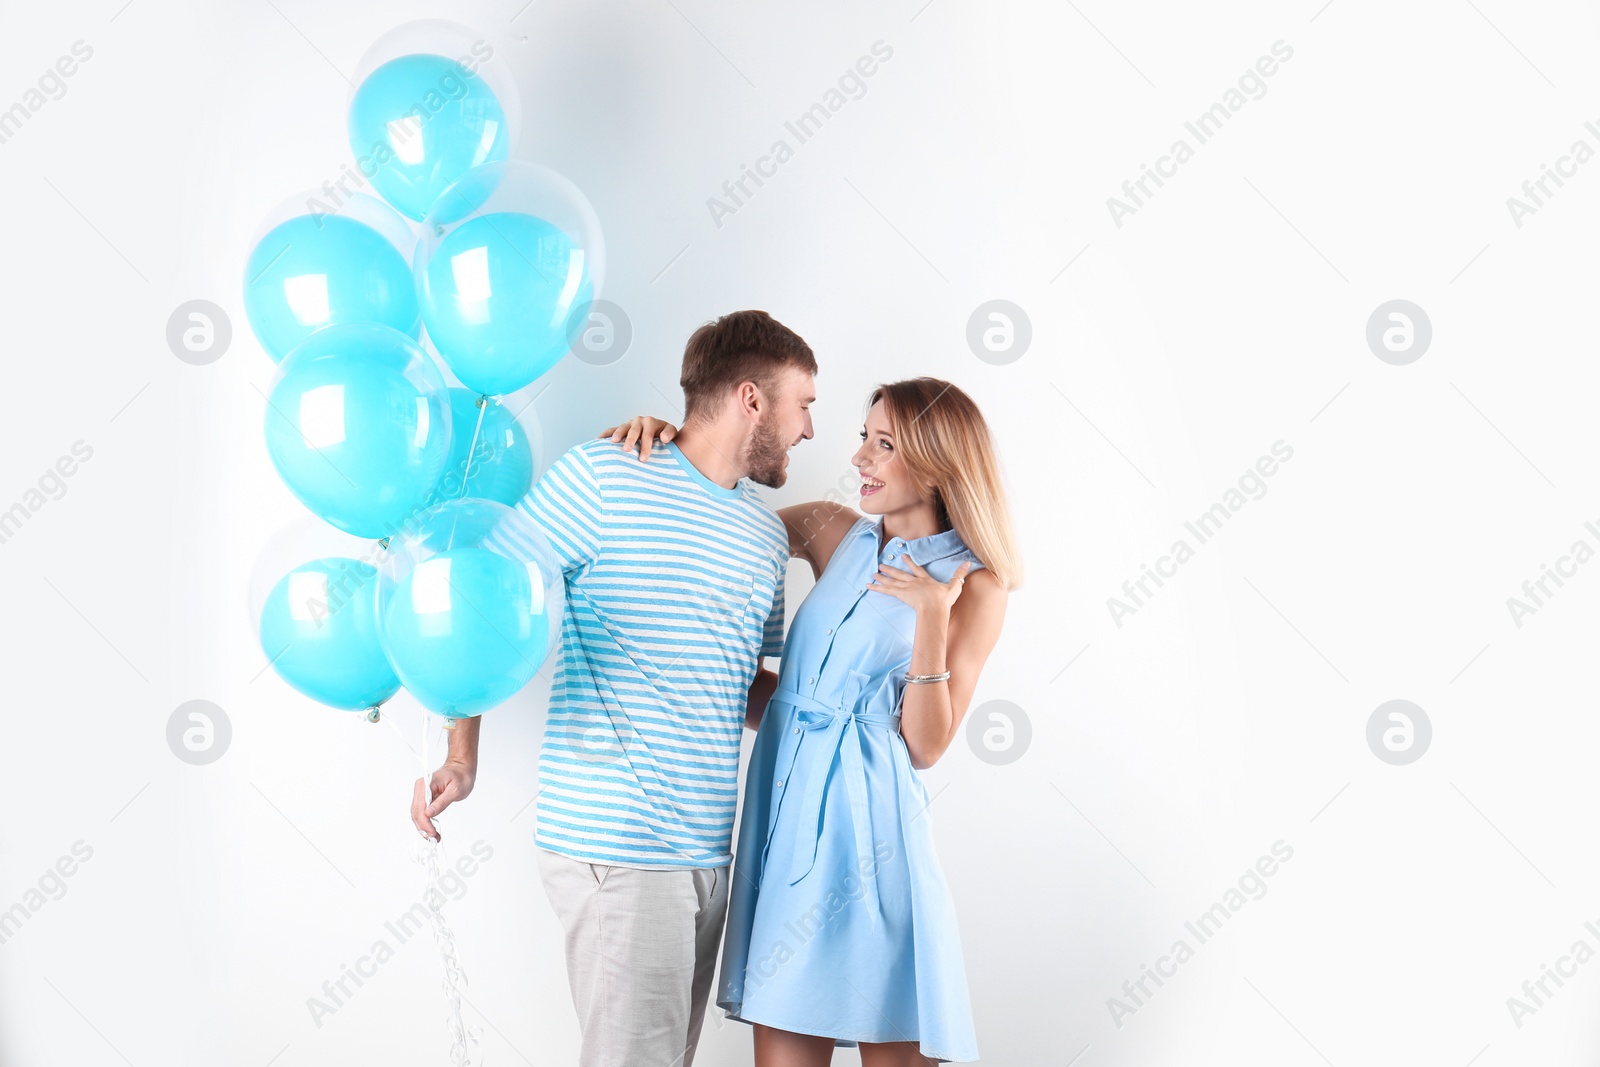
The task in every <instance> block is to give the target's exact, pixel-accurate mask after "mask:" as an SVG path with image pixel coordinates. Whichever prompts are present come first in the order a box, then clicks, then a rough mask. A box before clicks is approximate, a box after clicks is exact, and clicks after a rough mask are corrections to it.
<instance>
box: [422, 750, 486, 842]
mask: <svg viewBox="0 0 1600 1067" xmlns="http://www.w3.org/2000/svg"><path fill="white" fill-rule="evenodd" d="M477 776H478V772H477V768H475V767H468V766H467V765H466V764H465V763H461V762H458V761H456V760H454V759H448V760H445V762H444V766H442V767H440V768H439V769H438V770H436V771H434V772H433V781H432V783H431V785H432V798H431V799H432V803H429V802H428V799H427V798H424V796H423V793H422V779H421V778H418V779H417V784H416V787H415V788H414V789H413V790H412V794H411V822H412V823H413V824H414V825H415V826H416V828H417V829H418V830H420V831H422V835H423V836H424V837H430V838H432V839H433V840H435V841H437V840H439V839H440V834H439V831H438V829H437V828H436V827H435V826H434V825H433V820H434V817H435V816H436V815H438V814H439V813H440V812H441V811H443V810H444V809H445V808H448V807H449V806H450V805H451V804H453V803H455V802H456V801H458V800H465V799H466V797H467V795H468V794H470V793H471V792H472V782H473V779H475V778H477Z"/></svg>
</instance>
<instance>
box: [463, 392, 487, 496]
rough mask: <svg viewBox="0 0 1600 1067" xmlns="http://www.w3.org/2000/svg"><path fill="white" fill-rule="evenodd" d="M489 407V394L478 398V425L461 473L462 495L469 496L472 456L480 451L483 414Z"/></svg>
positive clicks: (475, 427)
mask: <svg viewBox="0 0 1600 1067" xmlns="http://www.w3.org/2000/svg"><path fill="white" fill-rule="evenodd" d="M488 407H489V394H488V393H485V394H483V395H482V396H480V397H479V398H478V424H477V425H476V426H474V427H473V428H472V445H471V447H469V448H468V449H467V465H466V467H465V468H464V469H463V470H462V472H461V493H460V494H459V495H460V496H466V495H467V475H469V474H471V473H472V454H473V453H474V452H476V451H477V450H478V434H479V432H481V431H482V430H483V413H484V411H485V410H486V409H487V408H488Z"/></svg>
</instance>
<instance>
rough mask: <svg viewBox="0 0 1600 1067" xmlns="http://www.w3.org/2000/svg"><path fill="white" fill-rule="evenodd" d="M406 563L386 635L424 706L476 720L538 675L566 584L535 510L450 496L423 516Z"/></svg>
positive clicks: (389, 584)
mask: <svg viewBox="0 0 1600 1067" xmlns="http://www.w3.org/2000/svg"><path fill="white" fill-rule="evenodd" d="M397 560H398V562H397V565H396V567H395V569H394V571H393V573H392V574H389V573H386V574H385V577H384V582H383V586H382V591H381V594H380V601H379V608H378V611H379V627H380V631H379V632H380V635H381V640H382V642H383V648H384V652H385V653H386V654H387V655H388V657H389V663H390V665H391V666H393V667H394V670H395V674H397V675H398V676H399V678H400V680H401V682H402V683H404V685H405V687H406V690H407V691H408V692H410V693H411V695H412V696H414V697H416V699H417V701H418V703H420V704H422V706H423V707H425V708H427V709H429V710H430V711H433V712H435V713H437V714H439V715H444V716H446V717H449V718H458V719H459V718H469V717H471V716H474V715H480V714H482V713H483V712H485V711H488V710H489V709H490V708H493V707H495V706H497V705H499V704H501V703H503V702H504V701H506V700H507V699H509V698H510V697H512V696H513V695H515V694H516V693H517V691H518V690H520V689H521V688H522V687H523V686H524V685H526V684H527V683H528V681H529V680H530V679H532V678H533V676H534V675H535V674H536V673H538V670H539V667H540V665H541V664H543V663H544V659H545V656H546V655H547V654H548V653H549V651H550V644H551V634H552V623H553V622H554V621H555V620H556V619H559V617H560V611H561V609H562V603H563V601H562V599H561V598H562V592H561V591H562V582H561V571H560V569H559V566H558V565H556V564H555V562H554V557H553V555H552V554H551V553H550V549H549V546H548V543H547V542H546V541H545V540H544V537H543V535H542V534H541V533H539V531H538V528H537V527H536V526H534V525H533V523H532V522H531V520H529V519H528V518H527V516H525V515H523V514H522V513H521V512H520V511H515V510H513V509H511V508H508V507H506V506H505V505H503V504H497V503H495V502H494V501H489V500H473V499H470V498H469V499H465V500H459V501H450V502H448V503H445V504H443V505H441V506H440V507H438V508H435V509H434V510H432V511H430V512H428V513H427V514H426V515H424V516H422V517H421V518H420V519H419V520H418V523H417V527H416V531H415V533H414V534H412V535H410V536H409V537H408V539H407V540H406V542H405V543H404V544H403V545H402V546H401V548H400V551H399V553H398V554H397Z"/></svg>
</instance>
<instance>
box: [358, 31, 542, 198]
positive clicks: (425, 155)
mask: <svg viewBox="0 0 1600 1067" xmlns="http://www.w3.org/2000/svg"><path fill="white" fill-rule="evenodd" d="M348 130H349V135H350V149H351V151H352V152H354V153H355V157H356V160H357V162H358V163H360V164H361V168H362V173H363V174H370V175H371V178H372V184H373V185H374V186H375V187H376V188H377V190H378V192H379V193H381V194H382V196H383V198H384V199H385V200H387V201H388V202H389V203H391V204H393V205H394V206H395V207H396V208H397V209H398V210H399V211H400V212H401V213H403V214H405V215H409V216H410V217H411V218H413V219H419V220H420V219H421V218H422V217H423V216H424V215H426V214H427V213H428V208H429V207H430V206H431V205H432V204H433V202H434V201H435V200H437V199H438V198H439V194H440V193H442V192H444V190H445V188H446V187H448V186H449V185H450V183H451V182H453V181H455V180H456V179H457V178H459V177H461V176H462V175H463V174H465V173H466V172H467V171H469V170H471V169H472V168H473V167H476V166H478V165H480V164H483V163H494V162H498V161H500V160H503V159H505V158H506V157H507V156H509V155H510V148H511V131H510V130H509V129H507V127H506V115H505V110H504V109H503V108H502V107H501V106H500V101H499V100H498V99H496V98H495V95H494V91H493V90H492V89H490V88H489V86H488V85H487V84H486V83H485V82H484V80H483V79H482V78H481V77H475V76H473V75H469V74H467V73H465V72H464V71H463V70H462V68H461V65H460V64H459V63H457V62H456V61H455V60H452V59H446V58H445V57H444V56H435V55H409V56H401V57H400V58H398V59H391V60H390V61H389V62H387V63H385V64H383V65H382V66H381V67H379V68H378V69H377V70H374V71H373V72H372V73H371V74H370V75H368V76H367V79H366V80H365V81H363V82H362V83H361V85H360V87H359V88H358V89H357V90H356V92H355V96H354V97H353V98H352V99H351V101H350V116H349V122H348Z"/></svg>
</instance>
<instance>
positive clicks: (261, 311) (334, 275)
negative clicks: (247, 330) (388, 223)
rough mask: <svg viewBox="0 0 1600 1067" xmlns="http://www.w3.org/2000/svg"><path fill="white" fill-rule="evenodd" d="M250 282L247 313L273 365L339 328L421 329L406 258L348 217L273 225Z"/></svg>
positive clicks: (250, 268)
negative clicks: (353, 324)
mask: <svg viewBox="0 0 1600 1067" xmlns="http://www.w3.org/2000/svg"><path fill="white" fill-rule="evenodd" d="M373 203H374V204H376V201H373ZM383 210H384V211H388V210H389V209H388V208H383ZM395 224H396V225H397V226H398V225H402V224H401V223H400V221H399V219H398V218H396V220H395ZM244 279H245V280H244V310H245V315H246V316H247V317H248V318H249V320H250V327H251V328H252V329H253V330H254V331H255V334H256V338H257V340H259V341H260V342H261V347H262V348H264V349H266V350H267V354H268V355H269V356H271V357H272V361H273V362H274V363H276V362H278V361H280V360H282V359H283V357H284V356H285V355H286V354H288V352H289V350H290V349H292V348H293V347H294V346H295V345H297V344H299V343H300V342H301V341H304V340H305V339H306V338H307V337H309V336H310V335H311V334H312V333H313V332H314V331H316V330H318V329H320V328H321V327H323V326H328V325H331V324H334V323H348V322H380V323H383V324H384V325H385V326H392V327H394V328H395V329H397V330H399V331H400V332H401V333H404V334H407V335H409V336H411V337H416V336H417V331H418V329H419V327H420V326H421V322H422V316H421V313H420V311H419V310H418V308H417V292H416V285H415V282H414V281H413V280H412V275H411V266H410V264H409V263H407V262H406V260H405V257H404V256H402V255H401V254H400V252H399V250H397V249H396V248H395V246H394V245H392V244H390V243H389V241H388V240H387V239H386V238H385V237H384V236H383V235H382V234H380V233H378V231H377V230H374V229H373V228H372V227H370V226H367V225H366V224H364V223H361V222H358V221H356V220H354V219H349V218H345V217H343V216H341V215H322V216H320V217H313V216H311V215H301V216H299V217H297V218H293V219H290V220H289V221H287V222H284V223H282V224H280V225H278V226H276V227H274V228H273V229H272V230H270V231H269V232H268V233H267V235H266V236H265V237H263V238H262V239H261V241H260V243H259V244H257V245H256V247H255V251H253V252H251V253H250V258H249V261H248V262H247V263H246V265H245V275H244Z"/></svg>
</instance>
